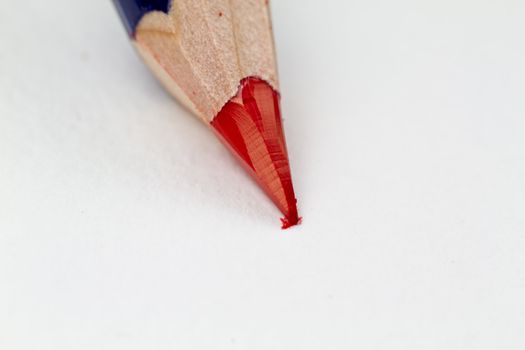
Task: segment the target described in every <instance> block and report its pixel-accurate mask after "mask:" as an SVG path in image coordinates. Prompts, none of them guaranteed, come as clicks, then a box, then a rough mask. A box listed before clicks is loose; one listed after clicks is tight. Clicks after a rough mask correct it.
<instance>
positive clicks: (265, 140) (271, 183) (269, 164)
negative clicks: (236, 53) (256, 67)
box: [211, 77, 301, 229]
mask: <svg viewBox="0 0 525 350" xmlns="http://www.w3.org/2000/svg"><path fill="white" fill-rule="evenodd" d="M211 124H212V126H213V127H214V129H215V130H216V131H217V133H218V134H219V135H220V137H221V139H222V140H223V142H224V143H225V144H226V145H227V146H228V147H229V148H230V150H231V151H232V152H233V153H234V154H236V155H237V157H238V158H239V159H240V161H241V163H242V164H243V165H244V167H245V168H246V169H247V170H248V172H249V173H250V174H251V175H252V176H253V177H254V178H255V179H256V180H257V182H258V183H259V184H260V186H261V187H262V188H263V189H264V191H265V192H266V193H267V195H268V196H269V197H270V198H271V199H272V200H273V202H274V203H275V204H276V205H277V207H278V208H279V209H280V210H281V211H282V213H283V214H284V216H285V218H283V219H281V221H282V224H283V226H282V228H283V229H286V228H289V227H291V226H294V225H297V224H299V223H300V221H301V219H300V218H299V216H298V213H297V200H296V198H295V193H294V189H293V184H292V177H291V173H290V163H289V160H288V151H287V149H286V142H285V138H284V132H283V127H282V121H281V110H280V104H279V94H278V93H277V92H276V91H275V90H274V89H273V88H272V87H271V86H270V85H269V84H268V83H267V82H265V81H264V80H261V79H259V78H255V77H250V78H246V79H243V80H242V81H241V86H240V88H239V92H238V93H237V95H236V96H234V97H233V98H232V99H231V100H230V101H229V102H228V103H227V104H226V105H225V106H224V107H223V108H222V110H221V111H220V112H219V114H218V115H217V116H216V117H215V118H214V119H213V121H212V123H211Z"/></svg>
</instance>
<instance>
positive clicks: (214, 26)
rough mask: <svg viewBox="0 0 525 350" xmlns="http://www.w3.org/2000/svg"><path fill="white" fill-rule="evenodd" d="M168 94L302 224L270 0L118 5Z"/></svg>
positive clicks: (121, 1)
mask: <svg viewBox="0 0 525 350" xmlns="http://www.w3.org/2000/svg"><path fill="white" fill-rule="evenodd" d="M114 3H115V5H116V7H117V10H118V12H119V13H120V16H121V18H122V21H123V23H124V25H125V27H126V29H127V31H128V34H129V36H130V38H131V41H132V43H133V44H134V46H135V48H136V49H137V51H138V53H139V54H140V56H141V57H142V58H143V60H144V62H145V63H146V64H147V65H148V66H149V68H150V69H151V71H152V72H153V73H154V74H155V75H156V76H157V78H158V79H159V80H160V81H161V82H162V84H163V85H164V86H165V88H166V89H167V90H168V91H169V92H170V93H171V94H172V95H173V96H174V97H175V98H176V99H177V100H178V101H179V102H180V103H181V104H182V105H183V106H185V107H186V108H187V109H188V110H189V111H191V112H192V113H193V114H194V115H195V116H197V117H198V118H200V119H201V120H202V121H203V122H205V123H206V124H207V125H208V126H210V128H211V129H212V130H213V131H214V132H215V134H216V135H217V136H218V137H219V139H220V140H221V141H222V142H223V143H224V144H225V145H226V146H227V147H228V148H229V150H230V151H231V152H232V153H233V154H234V155H235V156H236V157H237V159H238V160H239V161H240V162H241V163H242V164H243V166H244V168H245V169H246V170H247V171H248V173H249V174H250V175H251V176H252V177H253V178H254V179H255V180H256V181H257V182H258V183H259V185H260V186H261V188H262V189H263V190H264V191H265V192H266V194H267V195H268V197H269V198H270V199H271V200H272V201H273V202H274V203H275V205H276V206H277V207H278V208H279V209H280V210H281V212H282V213H283V215H284V218H282V219H281V220H282V224H283V228H288V227H290V226H293V225H296V224H298V223H299V221H300V218H299V216H298V213H297V200H296V198H295V193H294V189H293V184H292V177H291V173H290V164H289V159H288V152H287V148H286V142H285V137H284V132H283V126H282V119H281V107H280V93H279V81H278V76H277V66H276V58H275V57H276V56H275V47H274V41H273V34H272V27H271V18H270V9H269V0H172V1H170V0H114Z"/></svg>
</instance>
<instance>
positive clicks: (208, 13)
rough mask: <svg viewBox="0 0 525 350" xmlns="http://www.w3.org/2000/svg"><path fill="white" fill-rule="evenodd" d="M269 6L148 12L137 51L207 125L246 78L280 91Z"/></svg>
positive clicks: (245, 2)
mask: <svg viewBox="0 0 525 350" xmlns="http://www.w3.org/2000/svg"><path fill="white" fill-rule="evenodd" d="M268 7H269V5H268V1H267V0H215V1H203V0H178V1H174V2H173V3H172V7H171V10H170V12H169V14H165V13H163V12H157V11H155V12H150V13H148V14H147V15H145V16H144V17H143V18H142V20H141V22H140V23H139V25H138V27H137V31H136V33H135V45H136V47H137V49H138V51H139V52H140V53H141V55H142V56H143V58H144V60H145V61H146V63H147V64H148V65H149V66H150V67H151V69H152V70H153V71H154V72H155V74H156V75H157V76H158V78H159V79H160V80H161V81H162V82H163V84H164V85H165V86H166V88H167V89H168V90H169V91H170V92H171V93H172V94H173V95H174V96H175V97H176V98H177V99H178V100H179V101H180V102H181V103H182V104H184V105H185V106H186V107H187V108H188V109H189V110H190V111H192V112H193V113H194V114H196V115H197V116H199V117H200V118H202V119H203V120H204V121H206V122H210V121H211V120H212V119H213V118H214V117H215V116H216V115H217V113H218V112H219V111H220V110H221V108H222V107H223V106H224V105H225V103H226V102H227V101H228V100H230V98H232V97H233V96H235V94H236V93H237V90H238V88H239V82H240V81H241V80H242V79H243V78H246V77H250V76H257V77H260V78H262V79H264V80H266V81H267V82H268V83H270V84H271V85H272V86H273V87H274V89H275V90H278V78H277V68H276V63H275V53H274V44H273V35H272V29H271V19H270V14H269V8H268Z"/></svg>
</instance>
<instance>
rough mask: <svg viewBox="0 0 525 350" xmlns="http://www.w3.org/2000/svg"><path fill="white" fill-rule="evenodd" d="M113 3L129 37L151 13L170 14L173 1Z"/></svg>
mask: <svg viewBox="0 0 525 350" xmlns="http://www.w3.org/2000/svg"><path fill="white" fill-rule="evenodd" d="M113 2H114V3H115V6H116V7H117V9H118V12H119V13H120V17H121V18H122V22H124V26H125V27H126V29H127V31H128V33H129V35H130V36H133V35H134V34H135V29H136V28H137V25H138V24H139V22H140V19H141V18H142V16H144V15H145V14H146V13H148V12H151V11H163V12H166V13H168V11H169V7H170V3H171V0H113Z"/></svg>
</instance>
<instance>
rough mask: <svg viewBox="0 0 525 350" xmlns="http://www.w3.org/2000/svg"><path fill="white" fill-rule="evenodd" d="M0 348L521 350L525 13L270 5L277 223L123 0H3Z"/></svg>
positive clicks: (499, 6)
mask: <svg viewBox="0 0 525 350" xmlns="http://www.w3.org/2000/svg"><path fill="white" fill-rule="evenodd" d="M0 4H1V5H2V6H1V10H0V348H1V349H3V350H4V349H5V350H19V349H24V350H25V349H28V350H29V349H31V350H34V349H50V350H62V349H64V350H65V349H67V350H71V349H75V350H84V349H96V350H100V349H111V350H114V349H126V350H134V349H155V350H157V349H161V350H164V349H166V350H167V349H170V350H172V349H214V350H219V349H243V350H244V349H250V350H259V349H271V350H281V349H282V350H285V349H286V350H291V349H301V350H303V349H330V350H331V349H336V350H339V349H341V350H342V349H345V350H346V349H360V350H361V349H374V350H375V349H389V350H390V349H400V350H401V349H402V350H407V349H418V350H420V349H440V350H442V349H446V350H455V349H457V350H465V349H472V350H474V349H475V350H479V349H523V348H525V40H524V34H525V20H524V18H525V3H524V2H523V1H522V0H515V1H513V0H487V1H479V0H475V1H474V0H442V1H428V0H423V1H421V0H419V1H415V0H414V1H410V0H399V1H390V0H388V1H387V0H383V1H380V0H368V1H342V0H341V1H336V0H332V1H312V0H301V1H299V0H279V1H274V2H273V17H274V25H275V34H276V41H277V49H278V56H279V57H278V58H279V65H280V74H281V85H282V86H281V87H282V94H283V110H284V116H285V128H286V133H287V137H288V144H289V151H290V157H291V161H292V167H293V174H294V180H295V187H296V191H297V195H298V198H299V206H300V211H301V214H302V215H303V216H304V224H303V225H302V226H300V227H298V228H294V229H292V230H289V231H281V230H280V229H279V217H280V213H279V212H278V211H277V210H276V209H275V208H274V207H273V205H272V204H271V203H270V202H269V201H268V200H267V199H266V197H265V196H264V195H263V194H262V193H261V192H260V191H259V189H258V188H257V187H256V186H255V185H254V183H253V182H252V181H251V180H250V179H249V178H248V176H247V175H245V174H244V173H243V171H242V169H241V168H240V167H239V166H237V164H236V163H235V162H234V159H233V157H231V156H230V155H229V154H228V153H227V151H226V150H225V149H224V148H223V147H222V145H221V144H220V143H219V142H218V141H217V140H216V139H215V138H214V137H213V135H212V133H211V132H210V131H209V130H208V129H207V128H206V127H205V126H204V125H202V124H201V123H200V122H199V121H198V120H197V119H196V118H193V117H192V116H190V115H189V114H188V113H187V112H186V111H184V110H183V109H182V108H180V107H179V106H178V105H177V104H176V103H175V102H174V101H173V100H172V99H171V98H170V97H169V96H168V95H167V94H166V93H165V92H163V90H162V89H161V88H160V87H159V85H158V84H157V83H156V82H155V80H154V79H153V78H152V77H151V76H150V75H149V73H148V71H147V70H146V68H145V67H144V66H143V65H142V63H141V62H140V61H139V59H138V58H137V56H136V55H135V53H134V52H133V50H132V48H131V45H130V44H129V42H128V41H127V38H126V34H125V33H124V30H123V28H122V26H121V24H120V23H119V19H118V18H117V15H116V13H115V11H114V9H113V8H112V5H111V3H110V2H109V1H102V0H98V1H67V0H52V1H41V0H28V1H7V0H0Z"/></svg>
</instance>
